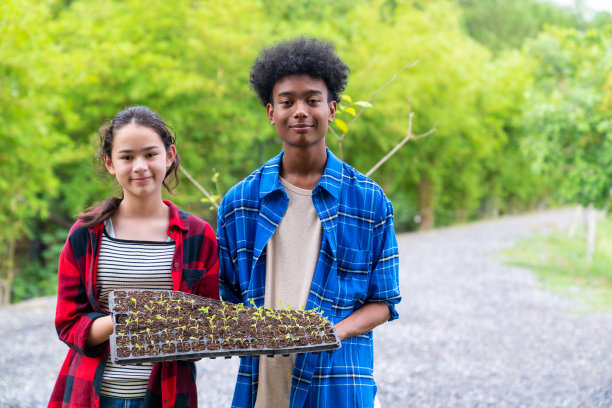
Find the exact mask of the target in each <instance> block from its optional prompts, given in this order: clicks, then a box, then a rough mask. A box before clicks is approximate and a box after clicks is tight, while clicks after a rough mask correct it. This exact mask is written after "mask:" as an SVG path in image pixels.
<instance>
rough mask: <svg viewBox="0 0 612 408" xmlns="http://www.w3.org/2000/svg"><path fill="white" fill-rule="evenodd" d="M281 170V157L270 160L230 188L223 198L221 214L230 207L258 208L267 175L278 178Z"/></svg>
mask: <svg viewBox="0 0 612 408" xmlns="http://www.w3.org/2000/svg"><path fill="white" fill-rule="evenodd" d="M279 169H280V155H278V156H275V157H273V158H272V159H270V160H268V161H267V162H266V163H265V164H263V165H262V166H261V167H259V168H258V169H256V170H254V171H253V172H252V173H251V174H249V175H248V176H246V177H245V178H244V179H242V180H241V181H239V182H238V183H236V184H235V185H234V186H233V187H232V188H230V189H229V190H228V192H227V193H226V194H225V196H224V197H223V200H222V202H221V209H220V212H223V211H224V209H227V208H230V207H241V206H245V205H248V206H258V205H257V203H258V202H259V193H260V187H261V182H262V178H263V177H264V176H265V175H268V176H273V177H277V176H278V173H279Z"/></svg>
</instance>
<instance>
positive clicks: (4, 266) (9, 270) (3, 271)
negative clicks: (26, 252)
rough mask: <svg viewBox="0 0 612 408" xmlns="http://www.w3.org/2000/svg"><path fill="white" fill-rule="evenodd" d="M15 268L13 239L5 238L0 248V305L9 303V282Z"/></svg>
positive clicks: (11, 279)
mask: <svg viewBox="0 0 612 408" xmlns="http://www.w3.org/2000/svg"><path fill="white" fill-rule="evenodd" d="M14 270H15V240H13V239H12V238H7V239H6V241H5V242H4V245H2V249H1V250H0V307H2V306H6V305H8V304H9V303H11V283H12V281H13V276H14Z"/></svg>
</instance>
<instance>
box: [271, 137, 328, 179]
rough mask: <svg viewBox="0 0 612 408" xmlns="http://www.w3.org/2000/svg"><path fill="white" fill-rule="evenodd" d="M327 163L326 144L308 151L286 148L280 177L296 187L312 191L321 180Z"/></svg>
mask: <svg viewBox="0 0 612 408" xmlns="http://www.w3.org/2000/svg"><path fill="white" fill-rule="evenodd" d="M326 163H327V150H326V149H325V145H324V144H323V145H320V146H312V147H310V148H307V149H302V148H294V147H289V146H285V153H284V154H283V157H282V159H281V166H280V176H281V177H282V178H284V179H285V180H287V182H289V183H290V184H293V185H294V186H296V187H299V188H303V189H305V190H312V189H314V188H315V187H316V185H317V183H318V182H319V180H320V179H321V176H322V175H323V171H325V164H326Z"/></svg>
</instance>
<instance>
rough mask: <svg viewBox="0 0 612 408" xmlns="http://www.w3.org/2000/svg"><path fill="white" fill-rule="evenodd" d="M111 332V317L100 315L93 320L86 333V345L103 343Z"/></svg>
mask: <svg viewBox="0 0 612 408" xmlns="http://www.w3.org/2000/svg"><path fill="white" fill-rule="evenodd" d="M112 333H113V319H112V317H111V316H104V317H100V318H98V319H96V320H94V321H93V323H92V324H91V327H90V328H89V333H88V334H87V341H86V343H87V345H88V346H90V347H91V346H97V345H98V344H102V343H104V342H105V341H106V340H108V338H109V337H110V335H111V334H112Z"/></svg>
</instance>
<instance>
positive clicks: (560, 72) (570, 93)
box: [523, 28, 612, 256]
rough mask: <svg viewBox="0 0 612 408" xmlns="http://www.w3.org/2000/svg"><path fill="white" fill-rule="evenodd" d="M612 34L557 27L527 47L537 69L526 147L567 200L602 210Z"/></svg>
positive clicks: (608, 153) (609, 173)
mask: <svg viewBox="0 0 612 408" xmlns="http://www.w3.org/2000/svg"><path fill="white" fill-rule="evenodd" d="M611 35H612V30H611V29H610V28H608V29H601V30H594V29H592V30H587V31H586V32H580V31H577V30H574V29H562V28H551V29H549V30H547V31H546V32H545V33H543V34H542V35H540V36H539V37H538V38H537V39H536V40H534V41H532V42H530V43H529V44H528V47H527V48H526V53H527V54H528V55H529V56H530V57H531V58H533V59H534V60H535V61H536V62H537V69H536V71H535V73H536V84H535V86H534V87H533V88H532V90H531V91H530V93H529V96H528V99H527V106H526V109H525V114H524V121H525V129H526V131H527V132H528V133H529V136H528V137H527V138H526V139H525V140H524V144H523V147H524V149H525V151H526V152H527V154H528V155H529V157H530V158H531V159H532V161H533V166H534V168H535V169H536V170H538V171H540V172H542V173H549V174H551V175H552V176H554V177H556V179H557V180H558V191H557V192H558V195H559V197H560V198H561V199H562V200H564V201H566V202H577V203H579V204H581V205H583V206H595V207H599V208H601V207H603V206H604V205H606V204H608V203H609V202H610V187H611V186H612V184H611V182H610V180H611V179H612V142H611V140H612V119H611V118H612V103H611V102H612V74H611V72H612V44H611V43H610V38H611ZM589 235H590V236H594V231H591V232H590V234H589ZM587 253H589V251H587ZM591 254H592V252H591ZM591 254H590V255H591ZM590 255H589V256H590Z"/></svg>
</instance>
